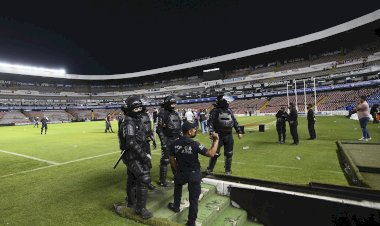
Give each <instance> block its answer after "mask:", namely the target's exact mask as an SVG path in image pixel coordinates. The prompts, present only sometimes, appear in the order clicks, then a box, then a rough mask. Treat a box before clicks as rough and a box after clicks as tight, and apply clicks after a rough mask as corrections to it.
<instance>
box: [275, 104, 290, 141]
mask: <svg viewBox="0 0 380 226" xmlns="http://www.w3.org/2000/svg"><path fill="white" fill-rule="evenodd" d="M287 118H288V113H287V112H286V111H285V107H281V108H280V110H278V112H277V114H276V119H277V120H276V129H277V134H278V143H279V144H284V143H285V138H286V120H287Z"/></svg>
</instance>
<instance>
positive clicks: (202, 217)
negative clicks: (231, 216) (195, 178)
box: [172, 185, 230, 226]
mask: <svg viewBox="0 0 380 226" xmlns="http://www.w3.org/2000/svg"><path fill="white" fill-rule="evenodd" d="M202 186H203V185H202ZM212 189H213V190H211V191H209V192H208V193H207V195H205V196H204V197H203V198H202V200H201V201H200V202H199V204H198V217H197V225H203V226H205V225H210V223H211V222H213V221H214V220H215V219H216V218H218V217H219V213H220V212H222V211H223V210H224V209H225V208H226V207H228V206H229V203H230V199H229V197H226V196H220V195H217V194H216V193H215V189H216V188H215V187H214V188H212ZM188 214H189V209H188V208H186V209H184V210H183V211H181V212H180V213H178V214H177V215H176V216H175V217H174V218H172V220H173V221H176V222H177V223H180V224H185V223H186V221H187V217H188Z"/></svg>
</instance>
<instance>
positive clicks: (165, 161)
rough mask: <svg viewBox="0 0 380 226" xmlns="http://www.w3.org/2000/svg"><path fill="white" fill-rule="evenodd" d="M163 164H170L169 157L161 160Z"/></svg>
mask: <svg viewBox="0 0 380 226" xmlns="http://www.w3.org/2000/svg"><path fill="white" fill-rule="evenodd" d="M160 163H161V165H165V166H166V165H168V164H169V159H167V158H162V159H161V161H160Z"/></svg>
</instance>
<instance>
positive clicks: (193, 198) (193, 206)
mask: <svg viewBox="0 0 380 226" xmlns="http://www.w3.org/2000/svg"><path fill="white" fill-rule="evenodd" d="M186 183H187V184H188V190H189V202H190V206H189V215H188V223H191V224H195V220H196V219H197V215H198V199H199V195H200V194H201V172H200V170H195V171H191V172H177V173H176V174H175V176H174V207H175V208H179V206H180V204H181V198H182V186H183V185H184V184H186Z"/></svg>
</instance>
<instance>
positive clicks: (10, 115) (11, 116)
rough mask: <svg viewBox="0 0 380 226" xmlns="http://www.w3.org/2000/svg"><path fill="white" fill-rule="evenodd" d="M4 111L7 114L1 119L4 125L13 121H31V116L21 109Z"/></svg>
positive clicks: (0, 121) (20, 122)
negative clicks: (23, 112)
mask: <svg viewBox="0 0 380 226" xmlns="http://www.w3.org/2000/svg"><path fill="white" fill-rule="evenodd" d="M4 113H5V114H4V115H3V117H2V118H1V119H0V124H2V125H5V124H11V123H15V124H24V123H30V122H31V121H30V120H29V118H28V117H27V116H26V115H24V114H22V113H21V112H20V111H7V112H4Z"/></svg>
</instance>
